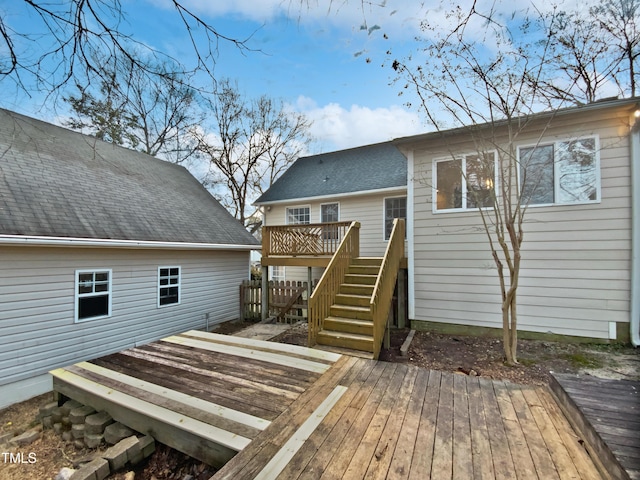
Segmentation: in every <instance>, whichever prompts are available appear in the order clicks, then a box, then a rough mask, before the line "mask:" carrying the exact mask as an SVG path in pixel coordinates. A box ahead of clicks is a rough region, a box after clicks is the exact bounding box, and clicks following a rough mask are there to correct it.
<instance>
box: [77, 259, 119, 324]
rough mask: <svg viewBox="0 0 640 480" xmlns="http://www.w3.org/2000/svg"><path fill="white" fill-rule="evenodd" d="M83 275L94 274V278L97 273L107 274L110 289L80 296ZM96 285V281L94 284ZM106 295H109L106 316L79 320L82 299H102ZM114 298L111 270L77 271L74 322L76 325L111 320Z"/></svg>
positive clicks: (89, 269)
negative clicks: (105, 319) (79, 290)
mask: <svg viewBox="0 0 640 480" xmlns="http://www.w3.org/2000/svg"><path fill="white" fill-rule="evenodd" d="M83 273H93V274H94V277H95V274H96V273H107V274H108V275H109V278H108V283H107V286H108V289H107V291H106V292H99V293H95V292H94V293H93V294H89V293H85V294H80V293H79V292H78V286H79V283H80V282H79V280H80V275H81V274H83ZM93 284H94V285H95V280H94V283H93ZM105 293H106V294H107V295H108V298H107V314H106V315H98V316H95V317H86V318H79V315H80V299H81V298H88V297H102V296H104V295H105ZM112 298H113V271H112V270H111V269H110V268H84V269H79V270H76V272H75V280H74V300H75V314H74V322H75V323H82V322H89V321H92V320H100V319H103V318H109V317H111V300H112Z"/></svg>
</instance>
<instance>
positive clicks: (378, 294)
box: [369, 218, 405, 359]
mask: <svg viewBox="0 0 640 480" xmlns="http://www.w3.org/2000/svg"><path fill="white" fill-rule="evenodd" d="M404 242H405V222H404V219H402V218H396V219H395V220H394V221H393V229H392V230H391V236H390V237H389V243H388V244H387V249H386V251H385V252H384V258H383V259H382V264H381V265H380V270H379V272H378V279H377V280H376V284H375V286H374V287H373V293H372V294H371V301H370V302H369V308H370V311H371V318H372V319H373V358H376V359H377V358H378V355H379V354H380V345H381V344H382V337H383V336H384V331H385V329H386V328H387V320H388V318H389V309H390V308H391V300H392V298H393V291H394V290H395V286H396V280H397V278H398V270H399V269H400V262H401V261H402V259H403V258H404Z"/></svg>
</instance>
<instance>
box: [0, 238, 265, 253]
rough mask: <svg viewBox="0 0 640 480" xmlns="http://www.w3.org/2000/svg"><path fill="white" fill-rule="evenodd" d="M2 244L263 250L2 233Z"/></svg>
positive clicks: (220, 245) (228, 245)
mask: <svg viewBox="0 0 640 480" xmlns="http://www.w3.org/2000/svg"><path fill="white" fill-rule="evenodd" d="M0 245H32V246H39V247H100V248H116V247H118V248H120V247H122V248H159V249H177V250H261V249H262V246H261V245H238V244H235V245H234V244H224V243H189V242H157V241H148V240H112V239H108V238H78V237H46V236H37V235H2V234H0Z"/></svg>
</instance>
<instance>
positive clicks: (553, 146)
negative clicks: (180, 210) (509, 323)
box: [259, 99, 640, 345]
mask: <svg viewBox="0 0 640 480" xmlns="http://www.w3.org/2000/svg"><path fill="white" fill-rule="evenodd" d="M639 108H640V107H639V101H638V99H625V100H608V101H601V102H596V103H592V104H589V105H584V106H579V107H572V108H566V109H562V110H559V111H556V112H551V113H541V114H537V115H533V116H531V117H528V118H522V119H520V121H521V122H522V123H523V124H524V123H526V125H527V127H526V128H525V129H524V130H523V131H521V132H519V133H518V136H517V141H516V142H515V144H514V145H513V146H514V148H515V151H516V152H517V155H518V159H520V157H522V156H526V155H529V156H531V155H534V154H535V156H536V157H535V158H536V159H537V160H536V161H538V162H539V168H543V169H544V176H543V180H542V183H543V184H544V185H540V188H537V189H535V195H533V196H532V197H531V201H530V202H529V206H528V210H527V212H526V215H525V222H524V232H525V233H524V242H523V245H522V259H523V260H522V266H521V273H520V283H519V290H518V329H519V330H520V331H528V332H537V333H552V334H561V335H569V336H576V337H582V338H587V339H601V340H608V339H611V340H613V339H618V340H626V339H629V338H631V341H632V342H633V343H634V344H636V345H637V344H638V343H639V342H640V338H639V337H640V335H639V332H638V324H639V323H640V133H639V132H640V127H639V126H638V125H637V124H636V122H638V120H637V119H638V117H639V114H640V109H639ZM508 134H509V132H508V127H507V125H506V124H505V123H502V124H500V123H497V124H494V125H491V124H486V125H478V126H475V127H474V128H473V129H471V128H460V129H454V130H449V131H445V132H435V133H428V134H423V135H415V136H411V137H406V138H401V139H397V140H394V141H393V142H390V143H384V144H379V145H371V146H368V147H360V148H356V149H351V150H345V151H342V152H334V153H332V154H325V155H318V156H314V157H307V158H305V159H300V160H299V161H298V162H296V163H295V164H294V165H293V166H292V167H291V169H290V170H289V171H287V172H286V173H285V175H283V176H282V178H281V181H279V182H276V183H275V184H274V186H273V187H272V188H271V189H270V190H268V191H267V192H266V193H265V194H264V195H263V196H262V197H261V198H260V199H259V204H261V205H262V206H264V207H265V224H266V225H267V226H268V228H270V229H271V231H273V232H277V229H278V228H277V227H275V225H286V224H293V223H304V222H309V221H311V222H322V221H327V220H334V219H336V217H335V215H329V211H336V210H337V211H338V212H339V217H338V219H340V220H356V221H360V222H362V229H361V251H360V254H361V255H362V256H368V255H375V256H379V255H382V252H384V248H385V244H386V242H385V233H384V232H385V224H386V223H387V220H389V219H391V218H392V217H393V216H394V215H395V216H400V217H402V216H404V211H403V212H402V214H400V213H390V212H386V213H385V210H386V209H387V206H391V209H390V210H393V208H395V207H396V206H397V205H396V204H394V200H393V199H400V198H402V199H403V200H402V202H404V198H406V229H407V233H406V238H407V250H406V251H407V264H406V266H407V269H408V292H407V297H408V304H409V307H408V315H409V319H410V320H411V324H412V326H413V327H414V328H420V329H433V330H440V331H470V332H481V331H482V330H483V329H485V328H495V329H499V328H502V318H501V309H500V304H501V298H500V289H499V283H498V278H497V273H496V267H495V264H494V260H493V258H492V256H491V252H490V249H489V245H488V240H487V236H486V233H485V231H484V228H483V227H482V224H481V217H480V214H479V212H478V210H477V208H475V207H473V205H472V202H471V201H470V200H469V199H467V195H466V191H467V186H469V188H475V187H474V185H471V182H474V181H475V182H476V183H478V181H479V180H480V179H481V175H480V174H479V173H478V172H473V171H471V169H470V166H471V165H472V162H473V161H472V156H473V155H475V154H477V153H478V144H479V143H483V142H484V141H485V139H488V142H486V143H493V145H494V146H493V147H491V148H489V149H488V150H487V152H486V153H487V154H489V155H494V151H495V148H497V147H496V146H495V145H498V146H499V147H500V148H504V147H505V146H506V144H504V143H502V142H499V141H496V139H499V138H507V135H508ZM568 147H571V148H568ZM394 148H398V149H399V150H401V151H402V153H403V154H404V155H405V156H406V159H407V163H406V171H401V169H402V168H403V167H404V165H405V164H404V162H403V161H402V160H401V159H399V158H398V157H397V154H396V153H395V152H396V151H395V150H394ZM383 150H384V151H386V152H388V155H387V156H384V155H382V156H381V155H375V153H380V152H381V151H383ZM391 152H393V154H391ZM372 154H374V155H372ZM368 158H377V159H378V161H377V162H372V161H369V160H368ZM389 158H393V159H394V160H393V161H391V160H389ZM328 159H330V160H331V163H330V166H329V165H326V163H328V162H327V160H328ZM385 159H386V160H385ZM385 161H388V162H389V163H385ZM464 165H467V167H465V166H464ZM461 168H462V170H461ZM323 169H327V170H329V169H330V173H324V171H323ZM465 169H466V173H465V175H462V171H463V170H465ZM513 174H514V175H520V172H518V168H516V169H515V171H514V172H513ZM372 177H373V178H375V179H376V180H377V181H378V182H379V183H378V184H376V186H375V187H371V190H368V187H366V185H367V184H366V182H368V181H369V179H370V178H372ZM407 178H408V182H407V183H406V184H405V183H404V182H405V181H406V179H407ZM518 178H519V177H518ZM387 180H388V181H389V182H391V183H389V184H387V183H385V181H387ZM481 180H482V181H483V182H484V183H483V185H480V184H479V183H478V185H476V187H477V188H478V189H482V188H489V189H492V188H494V186H495V185H498V184H499V183H498V182H499V181H500V179H499V177H494V178H482V179H481ZM296 181H298V183H296ZM332 181H333V182H335V183H336V184H338V185H340V187H339V188H334V189H330V187H331V182H332ZM467 182H468V183H469V185H467ZM363 183H364V185H365V186H364V187H363ZM405 186H406V193H405ZM525 188H531V187H530V186H528V187H525ZM323 189H326V190H323ZM532 192H533V190H532ZM405 195H406V197H405ZM325 204H329V205H332V204H333V205H335V204H338V208H337V209H336V208H335V207H333V206H332V207H330V208H329V207H324V205H325ZM402 208H403V209H404V203H403V204H402ZM398 212H399V211H398ZM325 213H326V214H327V216H325ZM281 228H282V227H281ZM291 230H294V229H293V228H291ZM320 231H322V230H320ZM267 233H269V230H267ZM294 233H295V232H294ZM312 233H314V232H310V234H312ZM263 235H264V233H263ZM315 235H316V236H317V235H318V234H317V233H315ZM278 238H279V237H278V236H277V235H272V236H271V237H270V241H271V242H275V241H277V239H278ZM283 238H289V239H290V238H291V237H283ZM263 245H266V244H263ZM267 247H268V250H273V248H272V247H271V246H268V245H267ZM263 254H264V251H263ZM290 257H291V260H292V261H293V260H295V256H290ZM308 258H310V259H312V258H313V257H308ZM302 260H304V258H303V259H302ZM267 262H268V263H269V264H270V265H273V264H274V263H277V264H285V263H286V262H287V258H286V256H281V257H277V256H272V257H269V256H268V257H267ZM285 268H286V271H285V274H284V276H285V277H286V278H289V275H290V273H289V267H285ZM357 268H358V267H355V268H354V271H355V270H357ZM278 273H279V272H278ZM314 276H315V275H314ZM345 302H351V303H353V304H355V299H349V298H346V296H345V295H342V294H340V295H338V296H337V297H336V300H335V303H334V304H333V306H332V310H331V311H332V312H334V313H332V314H331V315H334V316H335V312H338V311H344V310H345V308H344V307H345V306H344V305H341V303H345ZM363 305H364V303H363ZM367 318H368V317H367ZM367 321H370V319H369V320H367ZM334 323H335V322H334ZM343 323H346V320H345V321H344V322H343ZM471 327H479V328H477V329H473V328H471ZM318 328H320V329H322V328H323V327H322V325H320V326H319V327H318ZM349 328H351V327H349ZM352 331H355V327H354V328H352ZM344 336H345V337H346V335H344ZM310 338H311V337H310ZM318 341H320V340H318Z"/></svg>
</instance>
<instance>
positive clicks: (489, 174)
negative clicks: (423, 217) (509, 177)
mask: <svg viewBox="0 0 640 480" xmlns="http://www.w3.org/2000/svg"><path fill="white" fill-rule="evenodd" d="M495 172H496V155H495V152H488V153H485V154H483V155H482V156H480V155H478V154H470V155H461V156H459V157H458V158H455V159H450V160H434V162H433V178H434V184H435V188H434V192H433V195H434V199H433V204H434V207H435V208H434V210H435V211H450V210H467V209H471V208H478V207H491V206H493V201H494V188H495V183H496V181H495Z"/></svg>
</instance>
